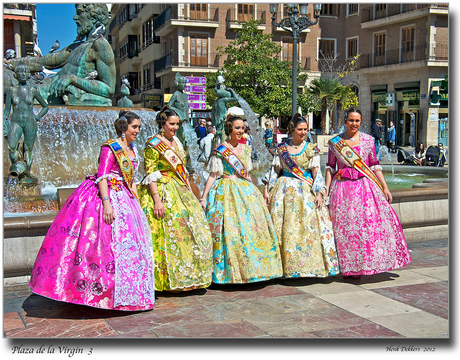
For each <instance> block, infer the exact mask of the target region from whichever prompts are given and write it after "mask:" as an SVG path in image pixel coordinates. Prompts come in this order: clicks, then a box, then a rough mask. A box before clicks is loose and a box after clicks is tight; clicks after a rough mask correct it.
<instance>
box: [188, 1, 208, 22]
mask: <svg viewBox="0 0 460 360" xmlns="http://www.w3.org/2000/svg"><path fill="white" fill-rule="evenodd" d="M190 20H208V4H190Z"/></svg>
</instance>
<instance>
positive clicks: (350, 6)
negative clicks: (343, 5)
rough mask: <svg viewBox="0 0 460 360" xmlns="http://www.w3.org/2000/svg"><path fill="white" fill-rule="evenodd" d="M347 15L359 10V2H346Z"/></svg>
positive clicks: (356, 12)
mask: <svg viewBox="0 0 460 360" xmlns="http://www.w3.org/2000/svg"><path fill="white" fill-rule="evenodd" d="M347 7H348V15H356V14H358V12H359V4H348V5H347Z"/></svg>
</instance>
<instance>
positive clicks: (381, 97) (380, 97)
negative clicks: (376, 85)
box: [372, 93, 387, 103]
mask: <svg viewBox="0 0 460 360" xmlns="http://www.w3.org/2000/svg"><path fill="white" fill-rule="evenodd" d="M386 101H387V94H386V93H380V94H372V102H383V103H386Z"/></svg>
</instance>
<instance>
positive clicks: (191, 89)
mask: <svg viewBox="0 0 460 360" xmlns="http://www.w3.org/2000/svg"><path fill="white" fill-rule="evenodd" d="M185 91H186V92H194V93H195V92H197V93H205V92H206V86H193V85H192V86H190V85H187V86H186V87H185Z"/></svg>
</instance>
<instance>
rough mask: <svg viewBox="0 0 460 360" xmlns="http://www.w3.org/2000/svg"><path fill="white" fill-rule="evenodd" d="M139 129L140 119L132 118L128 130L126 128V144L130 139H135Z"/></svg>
mask: <svg viewBox="0 0 460 360" xmlns="http://www.w3.org/2000/svg"><path fill="white" fill-rule="evenodd" d="M140 131H141V121H140V120H139V119H134V120H133V121H132V122H131V124H129V125H128V130H126V133H125V136H126V140H127V141H128V144H129V143H130V142H132V141H135V140H136V138H137V135H139V132H140Z"/></svg>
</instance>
